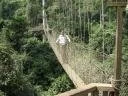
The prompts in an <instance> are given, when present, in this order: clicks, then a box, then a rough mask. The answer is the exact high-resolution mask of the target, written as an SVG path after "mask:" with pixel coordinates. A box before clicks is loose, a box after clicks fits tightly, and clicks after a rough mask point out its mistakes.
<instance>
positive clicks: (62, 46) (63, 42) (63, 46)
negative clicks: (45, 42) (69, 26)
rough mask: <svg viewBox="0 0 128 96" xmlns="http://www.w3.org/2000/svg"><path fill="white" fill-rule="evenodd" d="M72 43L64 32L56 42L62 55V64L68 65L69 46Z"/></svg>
mask: <svg viewBox="0 0 128 96" xmlns="http://www.w3.org/2000/svg"><path fill="white" fill-rule="evenodd" d="M70 42H71V40H70V38H69V36H68V35H66V34H65V33H64V31H62V32H61V34H60V35H59V37H58V38H57V40H56V43H57V44H59V51H60V54H61V58H62V62H63V63H68V58H67V56H68V54H67V45H68V44H69V43H70Z"/></svg>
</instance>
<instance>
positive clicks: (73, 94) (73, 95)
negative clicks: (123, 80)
mask: <svg viewBox="0 0 128 96" xmlns="http://www.w3.org/2000/svg"><path fill="white" fill-rule="evenodd" d="M99 91H102V96H109V95H110V94H111V92H114V91H115V90H114V87H113V86H112V85H111V84H101V83H92V84H89V85H86V86H84V87H82V88H79V89H73V90H71V91H67V92H65V93H62V94H58V95H57V96H88V95H89V94H90V95H91V96H99V95H98V94H99ZM110 96H113V95H110Z"/></svg>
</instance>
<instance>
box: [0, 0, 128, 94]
mask: <svg viewBox="0 0 128 96" xmlns="http://www.w3.org/2000/svg"><path fill="white" fill-rule="evenodd" d="M66 1H67V2H68V3H67V2H66ZM80 1H82V0H64V1H63V0H46V2H45V3H46V5H45V6H44V8H43V7H42V0H0V73H1V74H0V96H54V95H56V94H58V93H61V92H65V91H67V90H70V89H73V88H74V85H73V83H72V82H71V80H70V79H69V77H68V76H67V74H66V73H65V72H64V70H63V68H62V67H61V66H60V64H59V61H58V60H57V57H56V55H55V54H54V52H53V50H52V48H51V46H50V44H49V43H48V41H47V39H46V37H45V34H44V33H43V31H42V30H41V31H34V32H33V31H30V28H32V27H35V26H38V25H40V24H41V23H42V22H43V19H42V9H45V10H46V14H47V21H48V24H49V26H50V27H51V28H53V27H54V28H55V29H57V30H59V31H60V30H62V29H64V28H65V29H68V34H69V35H70V36H71V37H73V38H71V39H72V40H73V41H74V42H77V43H79V42H81V41H82V42H83V43H84V44H85V45H88V46H89V47H91V50H94V51H95V52H97V53H102V52H103V51H104V53H105V54H107V56H109V55H111V56H113V54H114V46H115V34H114V32H115V30H116V28H115V27H116V26H115V25H116V19H115V18H116V15H115V14H116V9H115V8H108V7H106V6H105V8H104V11H105V12H104V13H105V18H104V26H102V27H104V33H105V34H104V38H105V39H104V40H103V38H102V35H103V33H102V30H103V29H102V27H99V26H100V23H103V22H102V20H101V18H100V14H101V10H100V9H101V7H99V6H100V5H101V3H100V1H101V0H92V1H93V4H92V5H93V6H89V8H88V7H87V8H86V7H84V6H87V5H88V4H85V5H84V4H83V3H81V2H80ZM83 1H85V2H88V3H89V4H90V2H91V0H83ZM64 2H65V3H64ZM68 4H69V5H68ZM71 4H72V5H71ZM79 5H80V6H79ZM65 6H66V7H65ZM72 7H73V8H72ZM70 8H72V9H71V10H69V11H68V9H70ZM80 8H81V11H79V10H80ZM85 9H86V11H84V10H85ZM57 13H58V14H57ZM80 16H81V17H80ZM123 16H124V20H123V21H124V32H123V41H122V42H123V45H122V47H123V48H122V51H123V56H122V80H123V82H122V85H121V89H122V90H121V96H127V93H128V92H127V90H128V74H127V73H128V65H127V63H128V46H127V45H128V15H127V14H126V12H125V11H124V13H123ZM73 18H75V19H73ZM79 18H80V19H79ZM82 21H84V22H82ZM86 21H87V22H88V23H89V24H85V22H86ZM79 25H80V26H79ZM85 29H89V30H91V33H89V30H85ZM95 30H98V31H95ZM78 31H79V32H78ZM90 34H91V36H90ZM82 36H83V37H82ZM103 41H105V42H103ZM101 43H104V46H105V49H104V50H103V48H102V47H103V46H102V45H101ZM97 58H98V60H99V61H100V62H102V60H100V57H97ZM106 62H107V64H110V63H112V60H111V59H110V60H109V59H108V60H106Z"/></svg>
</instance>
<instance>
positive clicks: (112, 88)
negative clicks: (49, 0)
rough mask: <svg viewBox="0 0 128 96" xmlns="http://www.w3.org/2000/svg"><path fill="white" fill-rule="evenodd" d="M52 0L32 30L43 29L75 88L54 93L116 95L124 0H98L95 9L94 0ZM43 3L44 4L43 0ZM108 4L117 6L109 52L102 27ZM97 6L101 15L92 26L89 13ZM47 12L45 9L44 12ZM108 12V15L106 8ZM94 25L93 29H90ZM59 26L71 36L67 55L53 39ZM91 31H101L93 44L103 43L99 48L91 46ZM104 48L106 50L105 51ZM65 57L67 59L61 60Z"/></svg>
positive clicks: (119, 66) (68, 95)
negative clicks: (108, 62) (112, 49)
mask: <svg viewBox="0 0 128 96" xmlns="http://www.w3.org/2000/svg"><path fill="white" fill-rule="evenodd" d="M54 1H56V2H55V4H53V5H55V6H53V7H51V8H49V9H48V10H45V8H43V12H42V14H43V23H42V24H40V25H39V26H37V27H35V28H32V29H31V31H40V30H41V31H43V32H44V34H45V36H46V37H47V39H48V42H49V43H50V45H51V47H52V49H53V51H54V53H55V54H56V57H57V58H58V60H59V62H60V64H61V66H62V67H63V69H64V70H65V72H66V73H67V74H68V76H69V78H70V79H71V80H72V82H73V83H74V85H75V86H76V89H73V90H71V91H68V92H65V93H62V94H58V95H57V96H119V87H120V82H121V80H120V79H121V57H122V55H121V54H122V53H121V52H122V47H121V46H122V43H121V42H122V31H123V26H122V25H123V15H122V14H123V10H124V8H125V7H126V5H127V0H108V1H107V0H106V1H104V0H99V2H98V3H99V4H98V5H99V6H98V7H99V8H97V9H96V8H94V6H93V5H95V3H96V2H95V0H90V1H89V0H54ZM42 6H43V7H44V6H45V2H44V0H43V1H42ZM108 6H109V7H110V8H113V7H115V8H116V9H117V20H116V21H117V22H116V25H115V26H116V33H114V32H113V34H116V35H115V37H116V40H115V45H114V46H115V52H114V53H115V54H112V52H111V49H110V47H112V46H108V47H107V45H105V42H106V38H105V35H106V34H107V33H109V32H106V31H105V23H106V22H107V24H110V20H111V18H109V16H107V17H108V18H107V20H105V14H104V13H105V10H104V9H105V7H108ZM110 8H109V9H110ZM51 10H52V11H53V10H54V11H55V13H50V12H49V11H51ZM97 10H98V11H99V13H100V16H99V18H100V19H99V24H97V26H96V27H95V26H93V23H94V22H93V18H94V17H95V16H96V14H90V12H95V11H97ZM46 11H48V12H49V13H48V12H46ZM46 13H48V14H47V16H46ZM107 15H109V12H108V14H107ZM53 23H54V25H53ZM108 26H109V25H108ZM94 28H95V30H93V29H94ZM108 28H110V26H109V27H108ZM62 30H64V32H65V33H66V34H67V35H69V37H70V38H71V42H70V43H69V44H68V45H67V46H66V50H65V54H66V58H65V57H63V55H62V52H61V51H62V50H61V49H60V46H59V45H57V44H56V39H57V38H58V36H59V34H60V32H61V31H62ZM93 31H97V32H102V34H101V38H102V39H101V42H99V43H97V42H96V44H100V45H101V46H102V47H101V50H96V49H92V47H91V46H92V44H94V45H95V42H94V41H95V39H94V38H93V37H94V35H95V34H93ZM97 38H98V37H97ZM93 42H94V43H93ZM110 43H113V42H110ZM110 45H111V44H110ZM106 47H107V48H106ZM105 50H107V51H108V53H105ZM97 53H98V54H97ZM96 57H98V58H100V60H99V61H98V60H97V59H96ZM114 58H115V59H114ZM64 59H65V60H66V61H67V62H64V61H65V60H64ZM107 60H112V62H111V63H114V64H107Z"/></svg>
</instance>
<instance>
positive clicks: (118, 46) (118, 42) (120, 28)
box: [114, 7, 123, 96]
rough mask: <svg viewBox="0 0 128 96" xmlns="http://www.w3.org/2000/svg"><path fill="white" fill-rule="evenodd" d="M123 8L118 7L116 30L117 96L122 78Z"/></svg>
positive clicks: (115, 75) (115, 84)
mask: <svg viewBox="0 0 128 96" xmlns="http://www.w3.org/2000/svg"><path fill="white" fill-rule="evenodd" d="M122 13H123V10H122V8H121V7H117V30H116V48H115V67H114V68H115V71H114V73H115V74H114V79H115V82H114V86H115V88H116V90H115V91H116V92H115V96H119V89H120V83H121V82H120V79H121V61H122V31H123V26H122V25H123V16H122Z"/></svg>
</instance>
